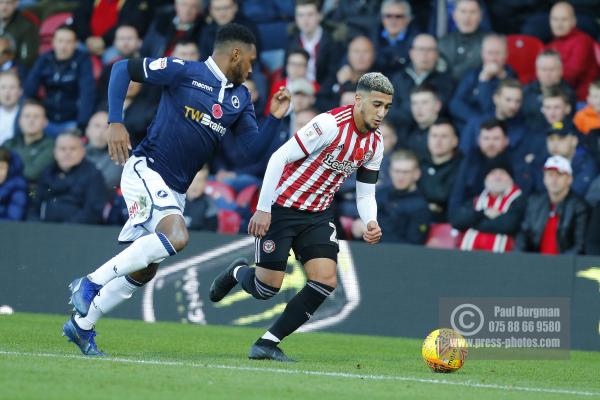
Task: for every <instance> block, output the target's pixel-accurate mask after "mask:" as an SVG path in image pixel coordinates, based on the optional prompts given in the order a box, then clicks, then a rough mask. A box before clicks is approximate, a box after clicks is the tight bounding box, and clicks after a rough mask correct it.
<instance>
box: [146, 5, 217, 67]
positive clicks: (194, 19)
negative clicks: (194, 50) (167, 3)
mask: <svg viewBox="0 0 600 400" xmlns="http://www.w3.org/2000/svg"><path fill="white" fill-rule="evenodd" d="M201 14H202V0H175V10H172V9H167V10H163V11H161V12H158V13H157V14H156V15H155V16H154V19H153V21H152V23H151V24H150V27H149V28H148V32H147V33H146V35H145V36H144V44H143V45H142V55H143V56H147V57H163V56H170V55H171V53H172V52H173V48H175V44H176V43H177V41H178V40H182V39H190V40H193V41H199V40H200V34H201V32H202V27H203V25H204V22H203V19H202V16H201ZM203 54H211V53H203Z"/></svg>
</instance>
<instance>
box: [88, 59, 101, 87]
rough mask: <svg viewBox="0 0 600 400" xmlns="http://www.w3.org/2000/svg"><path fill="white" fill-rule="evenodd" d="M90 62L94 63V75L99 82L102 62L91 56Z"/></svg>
mask: <svg viewBox="0 0 600 400" xmlns="http://www.w3.org/2000/svg"><path fill="white" fill-rule="evenodd" d="M90 61H91V62H92V73H93V75H94V79H95V80H96V82H98V79H100V75H102V61H100V58H98V57H97V56H90Z"/></svg>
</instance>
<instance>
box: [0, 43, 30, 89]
mask: <svg viewBox="0 0 600 400" xmlns="http://www.w3.org/2000/svg"><path fill="white" fill-rule="evenodd" d="M16 53H17V44H16V42H15V39H13V37H12V36H10V34H8V33H5V34H4V35H0V72H8V71H11V72H14V73H15V74H17V75H18V76H19V78H21V79H24V78H25V77H26V75H27V71H26V70H25V67H24V66H23V65H22V64H19V63H18V62H17V59H16V57H17V54H16Z"/></svg>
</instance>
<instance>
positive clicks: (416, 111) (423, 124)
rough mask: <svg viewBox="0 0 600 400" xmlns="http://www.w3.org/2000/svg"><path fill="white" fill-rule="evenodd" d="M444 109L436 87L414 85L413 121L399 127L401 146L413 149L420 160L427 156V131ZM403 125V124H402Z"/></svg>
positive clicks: (411, 93)
mask: <svg viewBox="0 0 600 400" xmlns="http://www.w3.org/2000/svg"><path fill="white" fill-rule="evenodd" d="M441 109H442V102H441V101H440V99H439V97H438V94H437V93H436V92H435V89H434V88H433V87H432V86H430V85H428V84H423V85H421V86H416V87H414V88H413V89H412V90H411V92H410V110H411V117H412V118H411V120H412V121H411V122H410V124H405V125H404V129H399V131H400V135H399V138H398V139H399V140H398V141H399V146H400V147H403V148H407V149H410V150H412V151H413V152H414V153H415V154H416V155H417V157H418V158H419V161H422V160H424V159H425V158H427V132H428V131H429V128H430V127H431V126H432V125H433V123H434V122H435V121H436V120H437V119H438V118H439V116H440V111H441ZM400 126H403V125H400Z"/></svg>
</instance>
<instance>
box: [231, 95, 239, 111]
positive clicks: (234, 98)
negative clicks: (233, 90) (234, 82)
mask: <svg viewBox="0 0 600 400" xmlns="http://www.w3.org/2000/svg"><path fill="white" fill-rule="evenodd" d="M231 104H232V105H233V106H234V107H235V108H240V99H238V97H237V96H231Z"/></svg>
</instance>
